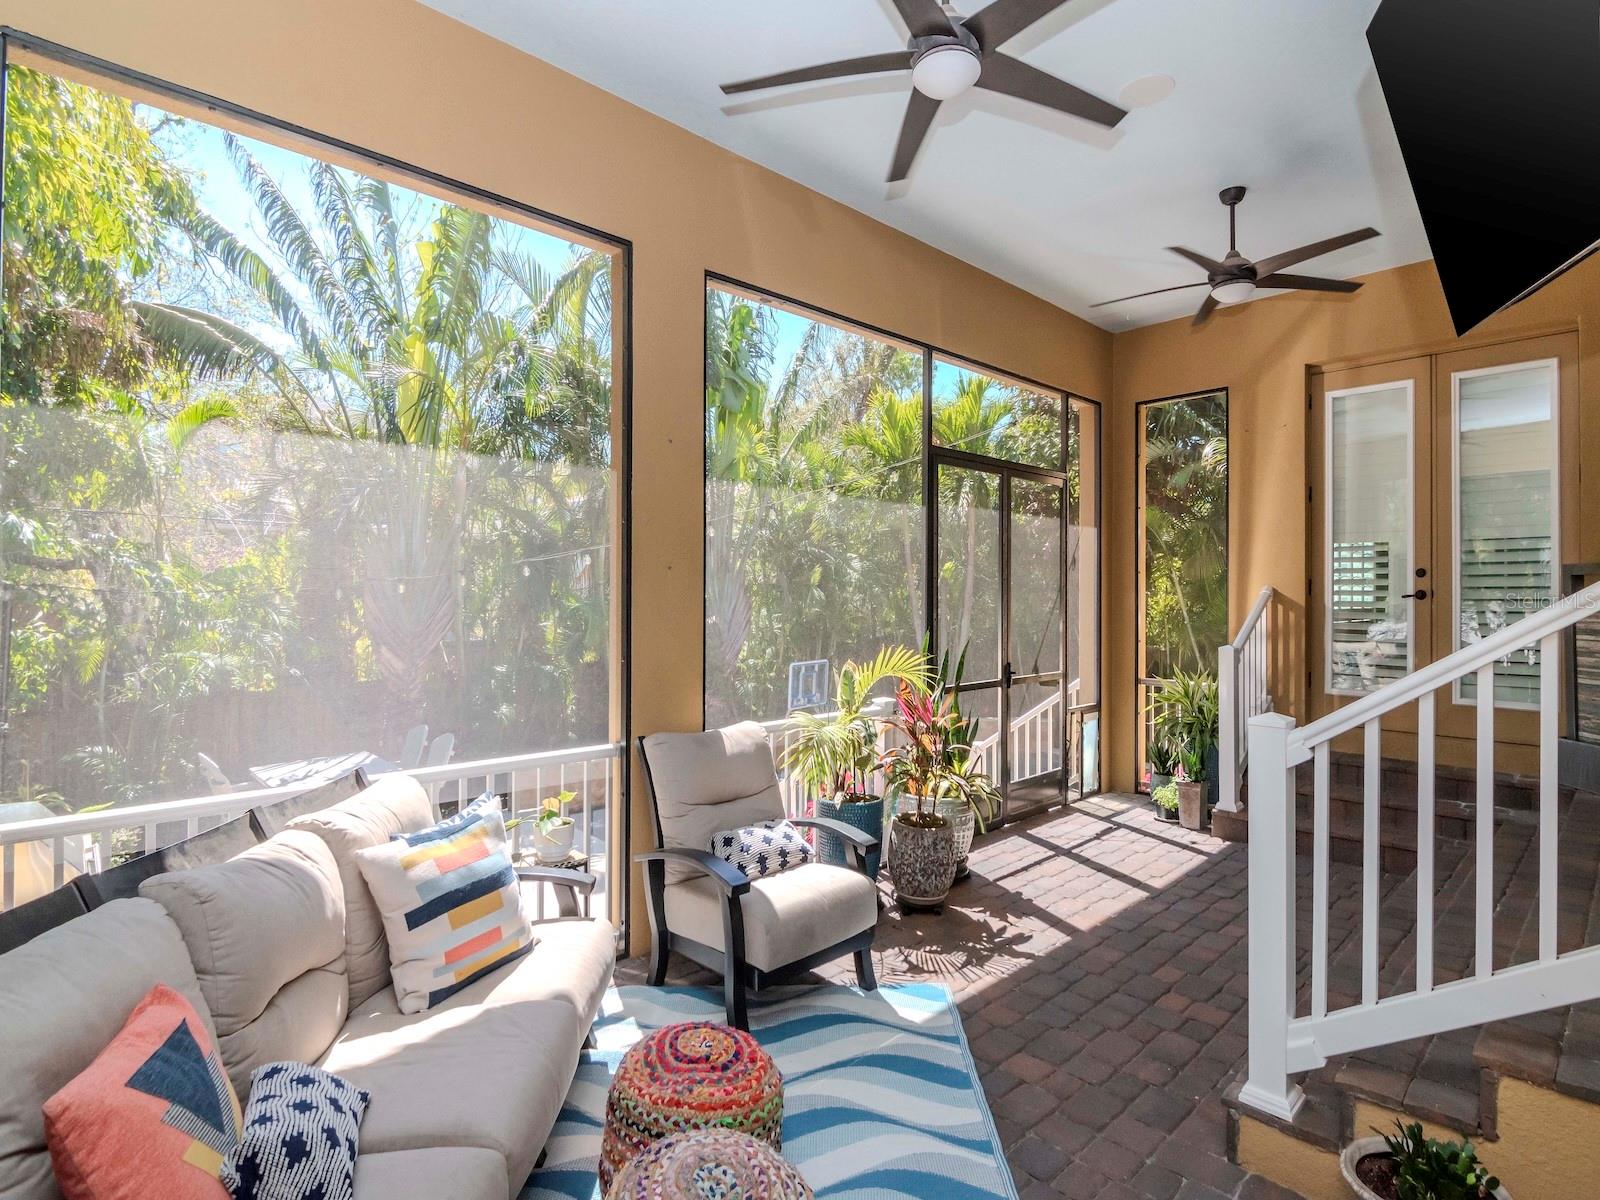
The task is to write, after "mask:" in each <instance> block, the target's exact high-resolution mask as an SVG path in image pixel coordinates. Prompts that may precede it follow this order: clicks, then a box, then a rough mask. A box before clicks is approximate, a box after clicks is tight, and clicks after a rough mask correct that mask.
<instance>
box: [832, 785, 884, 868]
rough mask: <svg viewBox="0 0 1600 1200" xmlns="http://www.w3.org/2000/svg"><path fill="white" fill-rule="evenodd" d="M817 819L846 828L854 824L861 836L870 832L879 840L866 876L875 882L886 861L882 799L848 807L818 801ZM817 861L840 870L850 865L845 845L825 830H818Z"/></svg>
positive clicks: (870, 798)
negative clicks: (821, 818)
mask: <svg viewBox="0 0 1600 1200" xmlns="http://www.w3.org/2000/svg"><path fill="white" fill-rule="evenodd" d="M817 816H819V817H828V818H831V819H832V820H835V821H843V822H844V823H845V824H846V825H853V826H854V827H855V828H857V829H859V830H861V832H862V833H870V834H871V835H872V836H873V837H875V838H877V839H878V844H877V845H876V846H875V847H873V849H872V850H871V851H870V852H869V853H868V854H867V874H868V875H870V876H871V877H872V878H873V879H876V878H877V877H878V866H879V864H881V863H882V862H883V798H882V797H881V796H867V797H865V798H864V799H856V800H852V801H850V802H849V803H848V804H840V803H839V802H838V801H837V800H834V799H828V800H822V799H819V800H818V801H817ZM817 858H818V859H819V860H820V861H822V862H825V863H832V864H833V865H834V866H837V867H842V866H846V865H848V864H847V863H846V861H845V853H844V843H843V842H842V841H840V839H839V838H838V837H837V836H836V835H834V834H831V833H826V832H824V831H822V830H818V831H817Z"/></svg>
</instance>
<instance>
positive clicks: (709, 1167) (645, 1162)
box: [606, 1129, 813, 1200]
mask: <svg viewBox="0 0 1600 1200" xmlns="http://www.w3.org/2000/svg"><path fill="white" fill-rule="evenodd" d="M606 1200H813V1196H812V1191H811V1188H810V1187H808V1186H807V1185H806V1181H805V1180H804V1179H802V1178H801V1177H800V1172H799V1171H797V1170H795V1169H794V1167H793V1166H792V1165H790V1164H789V1163H788V1162H786V1161H784V1159H783V1157H782V1156H781V1155H780V1154H779V1153H778V1152H777V1151H776V1150H774V1149H773V1148H772V1147H771V1146H769V1145H767V1144H766V1143H765V1142H758V1141H757V1140H756V1139H755V1138H753V1137H751V1136H750V1135H749V1134H747V1133H735V1132H734V1131H733V1130H731V1129H698V1130H695V1131H694V1132H692V1133H678V1134H674V1135H673V1136H672V1137H669V1138H664V1139H662V1140H661V1141H659V1142H656V1143H655V1144H654V1145H653V1146H648V1147H646V1148H645V1149H643V1150H641V1151H640V1152H639V1153H638V1154H637V1155H635V1156H634V1158H633V1159H632V1161H630V1162H629V1163H628V1165H627V1166H625V1167H623V1168H622V1171H621V1173H620V1174H618V1175H617V1181H616V1184H615V1185H614V1186H613V1187H612V1188H611V1190H610V1191H609V1192H607V1193H606Z"/></svg>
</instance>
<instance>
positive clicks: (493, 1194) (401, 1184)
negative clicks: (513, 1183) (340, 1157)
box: [355, 1146, 506, 1200]
mask: <svg viewBox="0 0 1600 1200" xmlns="http://www.w3.org/2000/svg"><path fill="white" fill-rule="evenodd" d="M441 1196H448V1197H449V1198H450V1200H506V1160H505V1159H503V1158H501V1157H500V1156H499V1155H498V1154H496V1153H495V1152H494V1151H493V1150H484V1149H482V1148H481V1147H478V1146H434V1147H430V1148H428V1149H426V1150H393V1151H389V1152H388V1153H383V1154H363V1155H362V1156H361V1157H360V1158H358V1159H356V1195H355V1200H439V1198H440V1197H441Z"/></svg>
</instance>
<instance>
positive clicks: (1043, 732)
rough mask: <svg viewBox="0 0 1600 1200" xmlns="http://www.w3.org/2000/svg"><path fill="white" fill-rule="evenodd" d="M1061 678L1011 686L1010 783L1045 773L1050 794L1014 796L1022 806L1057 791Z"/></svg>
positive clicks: (1054, 795) (1060, 759)
mask: <svg viewBox="0 0 1600 1200" xmlns="http://www.w3.org/2000/svg"><path fill="white" fill-rule="evenodd" d="M1064 727H1065V722H1064V721H1063V720H1062V718H1061V681H1060V680H1059V679H1051V680H1048V681H1045V682H1034V683H1019V684H1017V685H1016V686H1015V687H1013V688H1012V689H1011V770H1010V779H1011V781H1012V782H1013V783H1015V782H1017V781H1018V780H1023V779H1039V778H1041V777H1048V778H1049V779H1050V780H1051V785H1050V789H1049V790H1050V795H1049V796H1048V797H1046V796H1043V795H1029V796H1024V797H1020V798H1019V797H1017V796H1016V795H1015V794H1013V796H1012V799H1013V801H1018V800H1020V803H1021V804H1022V805H1023V806H1031V805H1034V804H1038V803H1040V802H1041V801H1044V800H1046V799H1050V800H1053V799H1055V798H1056V796H1057V795H1058V794H1059V792H1060V784H1061V778H1060V773H1061V761H1062V741H1063V732H1062V731H1063V729H1064Z"/></svg>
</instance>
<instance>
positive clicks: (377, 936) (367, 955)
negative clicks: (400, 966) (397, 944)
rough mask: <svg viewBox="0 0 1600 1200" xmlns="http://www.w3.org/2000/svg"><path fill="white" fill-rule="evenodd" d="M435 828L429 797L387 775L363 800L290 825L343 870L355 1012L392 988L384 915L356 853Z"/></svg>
mask: <svg viewBox="0 0 1600 1200" xmlns="http://www.w3.org/2000/svg"><path fill="white" fill-rule="evenodd" d="M432 824H433V806H432V805H430V804H429V803H428V794H427V793H426V792H424V791H423V790H422V785H421V784H419V783H418V782H417V781H416V780H415V779H412V778H411V777H410V776H408V775H385V776H383V778H381V779H379V780H378V781H377V782H375V783H373V784H372V785H371V786H370V787H368V788H366V789H364V790H363V791H362V792H361V793H360V794H359V795H356V796H352V797H351V798H350V799H348V800H341V801H340V802H339V803H338V804H335V805H334V806H333V807H332V808H325V809H323V810H321V811H320V812H314V813H308V814H306V815H305V816H300V817H296V818H295V819H294V820H293V821H291V822H289V828H291V829H304V830H308V831H309V832H311V833H314V834H316V835H317V836H318V837H319V838H321V839H322V840H323V841H324V842H326V843H327V845H328V849H330V850H332V851H333V857H334V860H335V861H336V862H337V863H338V864H339V880H340V883H341V884H342V885H343V887H344V908H345V930H344V936H345V950H344V957H345V968H346V970H347V971H348V972H349V982H350V1007H351V1008H355V1007H356V1006H357V1005H359V1004H362V1003H363V1002H365V1001H366V1000H367V999H368V998H369V997H370V996H372V995H373V993H375V992H378V991H380V990H382V989H383V988H386V987H388V986H389V944H388V942H386V941H385V940H384V936H383V914H382V913H381V912H379V911H378V905H377V902H376V901H375V900H373V898H372V893H371V892H370V891H369V890H368V889H367V884H366V881H365V880H364V879H362V877H361V868H360V866H359V865H358V864H357V863H356V851H357V850H364V849H366V848H367V847H369V846H381V845H382V844H383V843H385V842H387V841H389V839H390V838H393V837H397V836H399V835H400V834H403V833H415V832H416V831H417V830H419V829H424V828H426V827H427V826H429V825H432Z"/></svg>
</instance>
